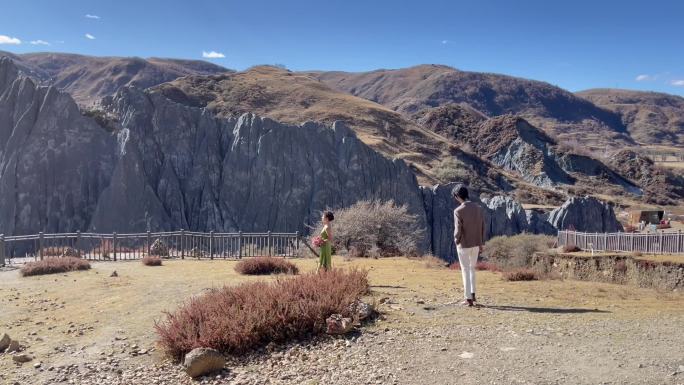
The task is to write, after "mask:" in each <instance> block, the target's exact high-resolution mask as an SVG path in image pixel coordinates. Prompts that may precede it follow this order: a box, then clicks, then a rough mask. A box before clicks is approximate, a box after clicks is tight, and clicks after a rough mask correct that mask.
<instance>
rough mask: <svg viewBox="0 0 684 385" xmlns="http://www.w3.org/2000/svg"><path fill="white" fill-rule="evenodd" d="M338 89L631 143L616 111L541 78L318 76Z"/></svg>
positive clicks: (438, 69)
mask: <svg viewBox="0 0 684 385" xmlns="http://www.w3.org/2000/svg"><path fill="white" fill-rule="evenodd" d="M312 75H314V76H316V77H317V78H318V79H320V80H321V81H323V82H325V83H326V84H328V85H330V86H331V87H333V88H336V89H339V90H342V91H345V92H349V93H351V94H352V95H356V96H360V97H362V98H365V99H368V100H372V101H375V102H378V103H380V104H383V105H385V106H387V107H389V108H391V109H393V110H395V111H398V112H401V113H405V114H413V113H416V112H419V111H421V110H423V109H426V108H432V107H438V106H442V105H446V104H453V103H456V104H462V103H465V104H467V105H469V106H471V107H473V108H474V109H476V110H478V111H480V112H482V113H483V114H486V115H487V116H490V117H493V116H498V115H505V114H515V115H518V116H521V117H523V118H525V119H526V120H528V121H529V122H530V123H532V124H534V125H535V126H537V127H540V128H543V129H545V130H546V131H547V132H550V133H553V134H554V135H555V136H558V137H559V138H561V139H566V140H568V139H572V140H578V141H579V140H581V141H583V142H585V143H586V142H589V143H592V144H595V145H597V146H598V145H603V144H608V143H610V144H616V143H631V139H630V138H629V136H628V134H627V131H626V129H625V127H624V125H623V123H622V121H621V119H620V116H619V115H618V114H616V113H615V112H612V111H609V110H606V109H603V108H599V107H597V106H595V105H594V104H592V103H591V102H588V101H587V100H585V99H582V98H580V97H577V96H575V95H574V94H572V93H571V92H568V91H565V90H563V89H561V88H558V87H555V86H552V85H550V84H548V83H544V82H539V81H535V80H527V79H521V78H515V77H511V76H505V75H498V74H489V73H478V72H465V71H459V70H456V69H454V68H451V67H448V66H443V65H420V66H416V67H411V68H405V69H397V70H377V71H371V72H360V73H349V72H312Z"/></svg>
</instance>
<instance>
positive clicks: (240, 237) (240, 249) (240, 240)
mask: <svg viewBox="0 0 684 385" xmlns="http://www.w3.org/2000/svg"><path fill="white" fill-rule="evenodd" d="M238 258H240V259H242V231H240V232H238Z"/></svg>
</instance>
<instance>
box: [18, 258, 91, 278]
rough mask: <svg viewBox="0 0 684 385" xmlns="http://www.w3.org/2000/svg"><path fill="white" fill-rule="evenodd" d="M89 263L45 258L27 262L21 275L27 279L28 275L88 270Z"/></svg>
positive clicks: (76, 259) (77, 259)
mask: <svg viewBox="0 0 684 385" xmlns="http://www.w3.org/2000/svg"><path fill="white" fill-rule="evenodd" d="M88 269H90V263H88V261H85V260H83V259H80V258H75V257H63V258H52V257H50V258H45V259H44V260H42V261H36V262H28V263H26V264H25V265H24V266H22V267H21V275H22V276H24V277H27V276H29V275H42V274H55V273H65V272H67V271H76V270H88Z"/></svg>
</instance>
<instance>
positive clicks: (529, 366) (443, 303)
mask: <svg viewBox="0 0 684 385" xmlns="http://www.w3.org/2000/svg"><path fill="white" fill-rule="evenodd" d="M296 263H297V264H298V265H299V266H300V268H301V269H303V270H305V271H306V270H311V269H313V268H314V266H315V261H313V260H297V261H296ZM334 264H335V265H336V266H338V267H348V266H359V267H362V268H366V269H368V270H369V277H370V281H371V285H372V291H373V296H372V298H370V300H371V301H375V302H376V303H378V304H379V303H380V302H383V303H382V304H380V305H379V310H380V311H381V312H382V315H381V317H380V318H379V319H378V320H377V321H376V322H375V323H373V324H370V325H368V326H365V327H363V328H362V329H361V330H360V331H359V332H358V333H355V334H353V335H351V336H347V337H345V338H343V339H335V338H331V337H322V338H318V339H316V340H314V341H308V342H303V343H294V344H291V345H288V346H284V347H275V348H273V349H270V350H269V352H270V353H257V354H254V355H250V356H248V357H237V358H231V359H230V360H229V363H228V364H227V369H226V370H224V371H223V372H222V373H220V374H219V375H218V376H217V377H214V376H212V377H211V378H204V379H202V380H200V381H191V380H189V379H187V378H186V377H185V376H184V374H183V373H182V372H181V370H180V369H179V368H178V366H177V365H173V364H172V363H169V362H167V361H165V360H164V358H163V356H162V354H161V352H160V351H159V350H157V349H156V346H155V334H154V329H153V326H154V322H155V320H159V319H160V318H161V317H162V312H163V311H165V310H173V309H174V308H176V307H177V306H178V305H179V304H180V303H182V301H183V300H184V299H186V298H188V297H189V296H192V295H197V294H201V293H202V292H203V291H204V290H206V289H207V288H211V287H217V286H222V285H234V284H237V283H240V282H246V281H253V280H259V279H272V278H261V277H244V276H240V275H238V274H237V273H235V272H234V271H233V267H234V265H235V262H234V261H191V260H186V261H164V266H161V267H146V266H143V265H141V264H140V263H139V262H103V263H95V264H93V269H92V270H90V271H85V272H74V273H68V274H57V275H46V276H38V277H28V278H21V277H20V276H19V273H18V271H5V272H0V334H1V333H3V332H7V333H8V334H9V335H10V337H12V338H14V339H18V340H20V341H21V343H22V344H23V345H25V346H26V351H25V352H24V353H28V354H30V355H32V356H34V357H35V358H34V360H33V361H31V362H29V363H25V364H23V365H18V364H15V363H14V362H13V361H12V358H11V356H10V355H8V354H4V355H3V354H0V384H15V383H17V384H55V383H74V384H179V383H182V384H186V383H187V384H190V383H212V384H213V383H216V384H218V383H221V384H223V383H226V384H228V383H230V384H237V383H241V384H265V383H272V384H276V383H277V384H281V383H282V384H300V383H301V384H366V383H370V384H385V383H388V384H424V383H434V384H684V294H683V293H681V292H658V291H654V290H650V289H640V288H635V287H629V286H620V285H612V284H602V283H592V282H579V281H533V282H505V281H503V280H502V279H501V277H500V275H499V274H495V273H490V272H479V273H478V285H479V286H478V287H479V289H478V291H479V293H478V296H479V297H480V302H481V303H482V307H480V308H478V309H473V308H462V307H459V306H457V305H456V302H457V301H458V300H460V299H461V278H460V272H458V271H452V270H448V269H444V268H434V267H427V265H426V263H425V262H424V261H420V260H409V259H405V258H391V259H382V260H373V259H364V260H352V261H343V260H342V259H338V258H335V259H334ZM114 270H116V271H117V273H118V277H110V274H111V273H112V272H113V271H114ZM38 363H40V365H38Z"/></svg>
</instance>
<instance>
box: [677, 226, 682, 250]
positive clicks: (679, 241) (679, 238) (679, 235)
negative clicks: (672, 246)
mask: <svg viewBox="0 0 684 385" xmlns="http://www.w3.org/2000/svg"><path fill="white" fill-rule="evenodd" d="M681 252H682V230H681V229H679V230H677V251H676V253H677V254H680V253H681Z"/></svg>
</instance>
